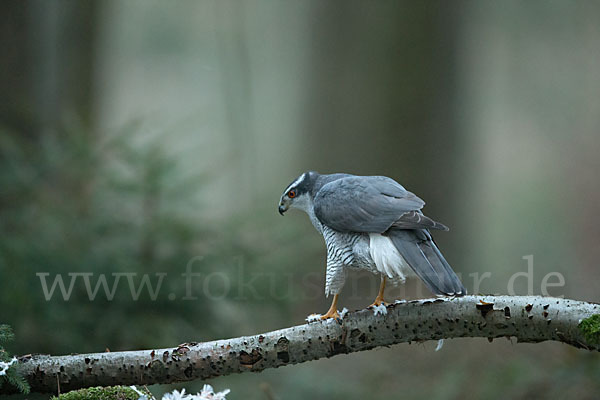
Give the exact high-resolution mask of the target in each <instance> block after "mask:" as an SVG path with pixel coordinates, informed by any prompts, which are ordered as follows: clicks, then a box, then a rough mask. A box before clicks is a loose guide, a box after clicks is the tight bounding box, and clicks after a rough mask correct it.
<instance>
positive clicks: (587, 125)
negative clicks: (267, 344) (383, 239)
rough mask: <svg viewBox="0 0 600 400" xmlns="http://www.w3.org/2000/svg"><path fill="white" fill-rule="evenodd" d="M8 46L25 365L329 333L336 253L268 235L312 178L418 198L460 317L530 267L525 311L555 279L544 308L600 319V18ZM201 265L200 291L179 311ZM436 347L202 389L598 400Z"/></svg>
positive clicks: (314, 24)
mask: <svg viewBox="0 0 600 400" xmlns="http://www.w3.org/2000/svg"><path fill="white" fill-rule="evenodd" d="M0 44H1V45H0V49H1V52H2V63H1V65H0V93H2V95H1V96H0V235H1V239H0V322H1V323H7V324H10V325H11V326H12V327H13V328H14V331H15V333H16V338H17V339H16V341H15V342H14V343H12V345H11V346H10V350H11V351H12V352H14V353H16V354H25V353H51V354H68V353H74V352H77V353H83V352H101V351H104V350H105V349H106V348H109V349H110V350H112V351H117V350H127V349H142V348H160V347H166V346H173V345H177V344H178V343H183V342H186V341H205V340H212V339H218V338H226V337H235V336H240V335H246V334H255V333H259V332H263V331H269V330H273V329H277V328H283V327H287V326H290V325H295V324H299V323H301V322H302V321H303V319H304V318H305V316H306V315H308V314H310V313H313V312H324V311H325V310H326V309H327V307H328V303H329V300H328V299H325V298H324V296H323V295H322V293H323V281H324V271H325V248H324V245H323V242H322V238H321V237H320V236H319V235H318V234H317V233H316V231H314V229H313V227H312V226H311V225H310V222H309V220H308V218H306V216H305V215H302V214H301V213H299V212H296V213H294V212H292V213H288V214H287V215H286V217H285V218H281V217H280V216H279V214H278V213H277V202H278V199H279V196H280V195H281V191H282V190H283V189H284V188H285V187H286V186H287V184H288V183H289V182H290V181H291V180H292V179H293V178H295V177H296V176H297V175H299V174H300V173H301V172H304V171H306V170H317V171H320V172H323V173H329V172H341V171H344V172H351V173H356V174H361V175H370V174H378V175H388V176H391V177H393V178H395V179H397V180H398V181H399V182H401V183H402V184H404V185H405V186H406V187H407V188H409V189H410V190H412V191H413V192H415V193H417V194H418V195H419V196H421V197H422V198H424V199H425V200H426V201H427V202H428V205H427V206H426V212H427V214H428V215H430V216H432V217H434V218H435V219H437V220H439V221H441V222H443V223H445V224H447V225H448V226H450V227H451V231H450V232H449V233H444V232H442V233H439V234H438V235H437V236H436V239H437V241H438V244H439V245H440V247H441V248H442V250H443V251H444V253H445V255H446V257H447V259H448V260H449V261H450V263H451V264H452V265H453V266H454V268H455V270H456V271H457V272H459V273H460V274H461V275H462V277H463V280H464V283H465V286H466V287H467V288H468V289H469V290H470V291H471V292H472V291H473V288H474V280H473V279H474V275H471V274H475V273H478V274H479V276H481V275H482V274H483V273H485V272H489V273H490V274H491V277H490V278H489V279H484V280H483V281H482V282H481V285H480V287H479V289H478V292H481V293H506V292H507V282H508V280H509V279H510V277H511V276H512V275H513V274H514V273H516V272H520V271H526V270H527V263H526V261H525V260H523V258H522V257H523V256H527V255H533V256H534V260H535V261H534V279H533V283H534V285H533V293H534V294H541V291H540V290H541V282H542V279H543V277H544V276H545V275H546V274H547V273H549V272H559V273H561V274H562V275H563V276H564V277H565V286H564V287H554V288H551V289H550V290H549V291H550V294H551V295H555V296H563V295H564V296H566V297H571V298H575V299H583V300H588V301H596V302H597V301H600V291H599V290H598V282H599V281H600V269H599V268H598V261H597V260H598V258H599V257H600V246H599V245H598V242H599V239H600V224H598V222H597V218H598V215H599V214H600V181H599V179H598V171H599V170H600V157H599V154H600V2H597V1H576V2H563V1H543V2H542V1H527V2H524V1H522V2H515V1H505V2H494V1H454V2H449V1H427V2H410V1H374V2H365V1H346V2H343V3H342V2H337V1H323V0H305V1H270V0H252V1H244V2H236V1H219V0H214V1H207V0H203V1H178V2H161V1H154V0H153V1H147V0H143V1H142V0H128V1H116V0H112V1H103V2H92V1H50V0H37V1H20V0H19V1H3V2H1V3H0ZM194 257H202V258H201V259H198V258H196V259H195V258H194ZM190 260H196V261H194V262H193V270H194V272H198V273H201V274H202V277H200V278H195V280H194V281H193V290H194V292H193V293H194V296H196V297H197V299H196V300H187V301H186V300H182V299H181V298H182V297H183V296H184V294H185V289H186V288H185V283H184V281H183V280H182V278H181V274H182V273H183V272H185V269H186V265H188V262H190ZM40 272H46V273H49V274H50V276H49V278H48V279H50V282H51V279H52V278H53V277H54V276H55V274H63V275H64V277H65V279H67V278H68V275H67V274H68V273H77V272H87V273H94V274H101V273H104V274H107V276H108V277H109V282H112V280H111V279H110V276H111V275H110V274H112V273H119V272H137V273H139V274H143V273H148V274H152V275H151V276H154V275H153V274H155V273H157V272H161V273H163V272H164V273H167V274H168V276H167V277H166V278H165V280H164V283H163V286H164V287H163V288H162V289H161V291H160V293H159V295H158V297H157V298H156V301H152V299H151V298H150V296H149V295H147V294H142V295H141V296H140V298H139V300H137V301H134V300H132V297H131V295H130V293H129V289H128V288H127V286H125V285H122V286H119V288H118V290H117V291H116V295H115V297H114V299H113V300H112V301H108V300H107V299H106V296H103V295H102V292H100V293H101V294H100V295H98V296H97V298H96V299H94V301H90V300H89V298H88V295H87V294H86V291H85V287H84V285H82V284H76V285H75V286H74V289H73V295H72V297H71V299H70V300H69V301H64V300H63V299H62V298H61V297H60V296H58V295H55V296H54V297H53V298H52V300H50V301H46V300H45V298H44V295H43V291H42V288H41V283H40V279H39V277H38V276H36V274H37V273H40ZM95 276H97V275H95ZM209 276H210V277H212V278H214V279H210V280H207V279H205V278H207V277H209ZM475 277H476V276H475ZM95 279H96V278H93V279H92V282H95ZM551 281H552V282H555V280H554V279H552V280H551ZM378 282H379V281H378V278H376V277H372V276H370V275H361V274H358V275H355V276H354V277H353V278H352V280H351V281H350V282H349V283H348V284H347V286H346V288H345V290H344V292H343V293H342V297H341V304H342V306H346V307H348V308H349V309H358V308H362V307H364V306H366V305H367V304H370V303H371V301H372V300H373V298H374V296H375V294H376V289H377V285H378ZM80 283H81V282H80ZM515 288H516V291H517V293H518V294H527V291H528V285H527V281H526V280H525V279H524V278H518V279H517V280H516V284H515ZM170 293H174V294H176V298H175V299H169V297H168V296H167V295H168V294H170ZM419 293H421V294H419ZM208 294H210V295H208ZM394 295H396V296H398V297H400V296H405V297H409V298H411V297H416V296H419V295H422V296H429V295H430V294H428V293H427V292H426V290H425V289H423V288H422V287H421V286H420V284H418V283H410V284H408V285H407V287H406V288H405V289H396V290H395V291H394V290H392V291H390V293H389V297H390V298H391V297H394ZM434 347H435V344H433V343H425V344H412V345H399V346H395V347H393V348H389V349H379V350H375V351H370V352H365V353H361V354H354V355H347V356H338V357H335V358H332V359H328V360H322V361H317V362H312V363H306V364H302V365H298V366H293V367H286V368H280V369H277V370H268V371H265V372H263V373H261V374H244V375H234V376H226V377H221V378H218V379H214V380H212V381H211V382H210V383H211V384H213V386H214V387H215V388H216V389H217V390H222V389H224V388H231V390H232V393H231V394H230V396H229V397H231V398H232V399H236V398H245V399H275V398H278V399H305V398H307V397H313V398H332V399H364V398H397V397H403V398H415V399H416V398H429V399H458V398H461V399H476V398H488V399H494V398H515V399H530V398H547V397H552V398H580V399H592V398H597V397H598V393H599V392H600V380H599V379H598V376H599V374H600V360H599V358H598V356H597V355H596V354H588V353H586V352H583V351H580V350H575V349H572V348H570V347H568V346H566V345H561V344H556V343H541V344H535V345H533V344H519V345H516V343H514V342H510V341H508V340H495V341H494V342H493V343H488V341H487V340H485V339H481V340H479V339H464V340H449V341H447V342H446V345H445V347H444V348H443V350H442V351H440V352H434V351H433V348H434ZM202 383H203V382H195V383H186V384H185V385H179V386H175V387H185V388H186V389H187V390H188V391H192V392H195V391H197V390H199V388H200V387H201V384H202ZM151 389H152V390H153V391H155V392H156V393H162V392H164V391H166V390H171V389H172V387H168V386H162V387H158V386H157V387H152V388H151ZM29 397H30V398H34V396H29Z"/></svg>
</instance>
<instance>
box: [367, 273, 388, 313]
mask: <svg viewBox="0 0 600 400" xmlns="http://www.w3.org/2000/svg"><path fill="white" fill-rule="evenodd" d="M384 290H385V275H381V286H379V293H377V297H375V301H374V302H373V304H371V305H370V306H369V307H377V306H380V305H382V304H383V305H384V306H385V305H388V304H389V303H386V302H385V300H383V291H384Z"/></svg>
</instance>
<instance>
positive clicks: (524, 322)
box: [0, 296, 600, 394]
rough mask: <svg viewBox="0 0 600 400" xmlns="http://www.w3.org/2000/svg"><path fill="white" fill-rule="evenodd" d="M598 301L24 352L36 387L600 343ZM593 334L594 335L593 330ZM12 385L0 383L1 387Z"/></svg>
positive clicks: (438, 308)
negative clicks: (94, 349)
mask: <svg viewBox="0 0 600 400" xmlns="http://www.w3.org/2000/svg"><path fill="white" fill-rule="evenodd" d="M595 314H600V305H599V304H592V303H586V302H581V301H575V300H568V299H559V298H552V297H537V296H522V297H521V296H465V297H460V298H437V299H426V300H417V301H409V302H397V303H395V304H391V305H389V306H388V307H387V314H386V315H375V314H374V312H373V310H371V309H367V310H361V311H357V312H351V313H348V314H347V315H346V316H345V317H344V318H343V320H342V321H341V322H338V321H334V320H327V321H317V322H312V323H308V324H305V325H299V326H295V327H291V328H286V329H281V330H278V331H273V332H268V333H263V334H260V335H255V336H246V337H239V338H233V339H226V340H217V341H213V342H206V343H184V344H181V345H179V346H177V347H172V348H166V349H151V350H141V351H124V352H111V353H96V354H79V355H68V356H47V355H35V356H23V357H21V358H20V361H21V363H22V368H23V371H24V372H25V375H26V378H27V380H28V381H29V383H30V384H31V390H32V391H33V392H56V391H57V388H58V387H59V386H58V385H59V384H60V390H61V391H62V392H66V391H69V390H73V389H79V388H83V387H90V386H108V385H151V384H156V383H163V384H164V383H171V382H180V381H189V380H193V379H209V378H212V377H215V376H220V375H227V374H231V373H239V372H247V371H253V372H257V371H262V370H263V369H266V368H277V367H280V366H284V365H292V364H298V363H302V362H306V361H311V360H317V359H319V358H323V357H332V356H335V355H338V354H345V353H352V352H356V351H363V350H369V349H372V348H375V347H379V346H390V345H393V344H397V343H404V342H413V341H425V340H438V339H449V338H460V337H485V338H497V337H503V336H505V337H515V338H516V339H517V341H518V342H542V341H546V340H554V341H559V342H563V343H566V344H569V345H572V346H575V347H578V348H583V349H587V350H596V351H597V350H599V349H600V345H599V344H598V343H591V342H590V341H589V340H586V336H585V335H584V334H583V333H582V331H581V329H580V327H579V324H580V322H581V320H583V319H585V318H588V317H590V316H592V315H595ZM588 338H589V336H588ZM8 390H10V389H9V388H7V387H6V386H5V387H3V388H2V389H0V394H1V393H5V392H7V391H8Z"/></svg>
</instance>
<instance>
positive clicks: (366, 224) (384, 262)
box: [279, 171, 467, 319]
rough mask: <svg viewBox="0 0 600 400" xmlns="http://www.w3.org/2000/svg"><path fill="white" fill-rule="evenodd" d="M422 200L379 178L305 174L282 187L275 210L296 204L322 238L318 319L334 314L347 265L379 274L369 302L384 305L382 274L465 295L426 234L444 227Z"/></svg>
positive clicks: (391, 181) (397, 185)
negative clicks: (324, 307) (322, 306)
mask: <svg viewBox="0 0 600 400" xmlns="http://www.w3.org/2000/svg"><path fill="white" fill-rule="evenodd" d="M424 205H425V202H424V201H423V200H421V199H420V198H419V197H417V196H416V195H415V194H414V193H411V192H409V191H408V190H406V189H405V188H404V187H403V186H402V185H400V184H399V183H398V182H396V181H395V180H393V179H391V178H388V177H385V176H357V175H351V174H342V173H338V174H319V173H318V172H314V171H309V172H305V173H303V174H302V175H300V176H299V177H298V178H296V179H295V180H294V181H293V182H292V183H291V184H289V185H288V187H287V188H286V189H285V191H284V192H283V194H282V195H281V198H280V199H279V213H280V214H281V215H283V214H284V213H285V212H286V211H287V210H288V209H290V208H297V209H300V210H303V211H305V212H306V213H307V214H308V217H309V218H310V220H311V222H312V224H313V225H314V227H315V228H316V229H317V231H319V232H320V233H321V234H322V235H323V238H324V239H325V245H326V247H327V270H326V278H325V295H326V296H327V297H328V296H329V294H332V295H333V301H332V303H331V307H330V308H329V311H327V313H326V314H325V315H323V316H321V319H328V318H336V319H337V318H339V315H338V312H337V302H338V297H339V294H340V292H341V290H342V287H343V286H344V282H345V280H346V275H347V273H348V271H349V270H350V269H365V270H368V271H370V272H373V273H376V274H380V275H381V285H380V288H379V293H378V294H377V297H376V298H375V301H374V302H373V304H372V305H371V306H380V305H381V304H385V301H384V299H383V294H384V290H385V284H386V278H388V279H390V280H392V281H393V282H402V283H403V282H404V281H405V280H406V278H407V276H411V275H417V276H418V277H419V278H421V280H422V281H423V282H424V283H425V285H426V286H427V287H428V288H429V290H431V291H432V292H433V293H434V294H436V295H449V296H462V295H464V294H466V293H467V291H466V290H465V288H464V286H463V285H462V283H461V281H460V279H459V278H458V277H457V276H456V274H455V273H454V271H453V270H452V267H450V265H449V264H448V262H447V261H446V259H445V258H444V256H443V255H442V253H441V252H440V250H439V249H438V247H437V246H436V244H435V242H434V241H433V237H432V236H431V233H430V230H432V229H437V230H444V231H447V230H448V228H447V227H446V226H445V225H444V224H441V223H439V222H436V221H434V220H433V219H431V218H429V217H427V216H425V215H424V214H423V212H422V211H421V209H422V208H423V206H424Z"/></svg>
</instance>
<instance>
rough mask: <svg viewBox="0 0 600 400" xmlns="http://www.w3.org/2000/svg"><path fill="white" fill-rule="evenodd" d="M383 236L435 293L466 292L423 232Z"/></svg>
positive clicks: (403, 231) (396, 231)
mask: <svg viewBox="0 0 600 400" xmlns="http://www.w3.org/2000/svg"><path fill="white" fill-rule="evenodd" d="M386 235H388V237H389V238H390V239H391V240H392V242H393V243H394V246H396V249H398V252H399V253H400V254H401V255H402V257H404V259H405V260H406V262H408V265H410V267H411V268H412V269H413V270H414V271H415V273H416V274H417V276H418V277H419V278H421V279H422V280H423V282H425V285H427V287H428V288H429V290H431V291H432V292H433V293H434V294H445V295H454V296H463V295H465V294H467V290H466V289H465V287H464V286H463V284H462V283H461V281H460V279H458V276H456V274H455V273H454V271H453V270H452V267H450V264H448V262H447V261H446V259H445V258H444V256H443V255H442V253H441V252H440V250H439V249H438V248H437V246H436V245H435V243H434V242H433V238H432V237H431V234H430V233H429V232H428V231H427V230H425V229H410V230H409V229H391V230H389V231H388V232H386Z"/></svg>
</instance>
